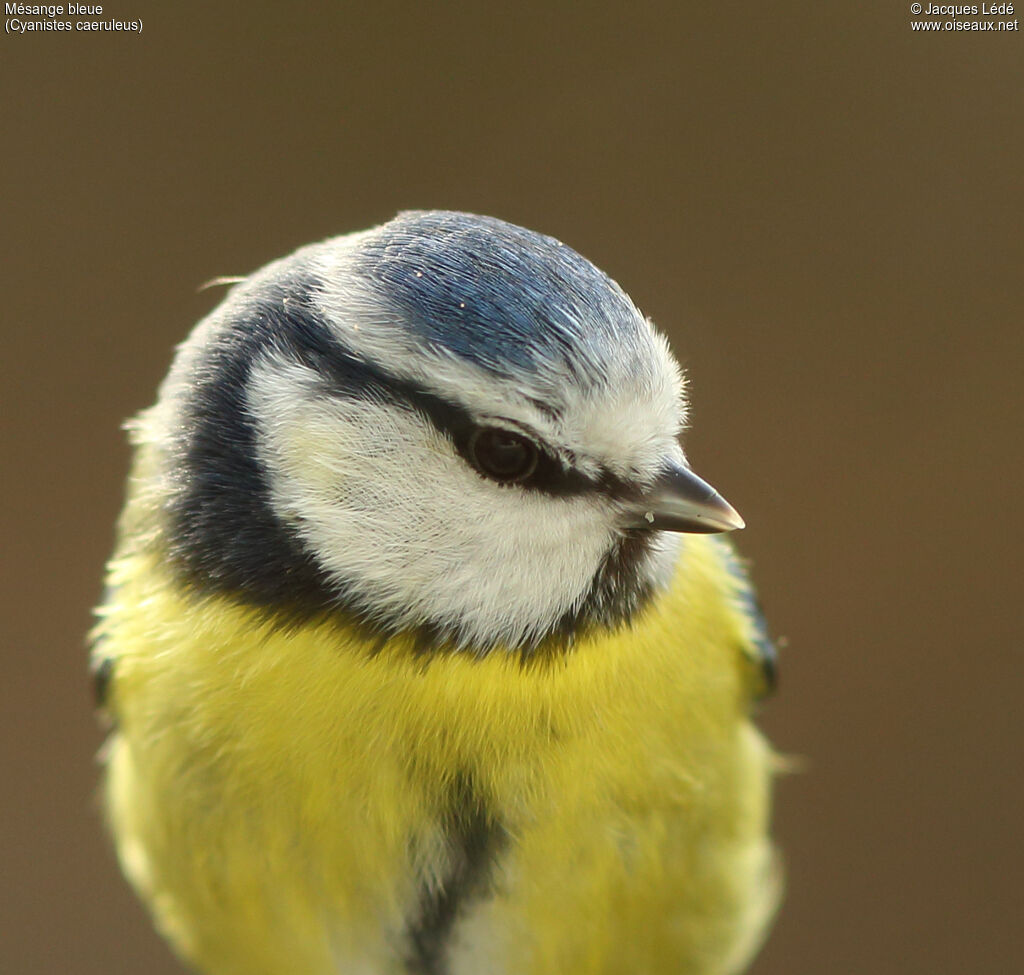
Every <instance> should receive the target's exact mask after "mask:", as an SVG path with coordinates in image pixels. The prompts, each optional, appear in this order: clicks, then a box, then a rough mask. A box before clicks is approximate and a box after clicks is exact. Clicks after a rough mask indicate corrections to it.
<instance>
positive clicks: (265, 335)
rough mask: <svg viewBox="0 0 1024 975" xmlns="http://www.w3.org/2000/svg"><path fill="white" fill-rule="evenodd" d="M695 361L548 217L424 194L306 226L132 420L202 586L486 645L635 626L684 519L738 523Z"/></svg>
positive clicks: (205, 329) (671, 556)
mask: <svg viewBox="0 0 1024 975" xmlns="http://www.w3.org/2000/svg"><path fill="white" fill-rule="evenodd" d="M685 416H686V402H685V395H684V386H683V381H682V377H681V373H680V370H679V367H678V365H677V364H676V362H675V360H674V358H673V356H672V354H671V352H670V351H669V348H668V345H667V343H666V341H665V340H664V338H663V337H662V336H660V335H659V334H658V333H657V332H656V331H655V330H654V328H653V326H652V325H651V323H650V322H649V321H647V320H646V319H645V318H644V317H643V316H642V315H641V314H640V312H639V311H638V310H637V309H636V307H635V306H634V305H633V303H632V301H631V300H630V299H629V297H628V296H627V295H626V294H625V293H624V292H623V291H622V289H621V288H620V287H619V286H618V285H617V284H616V283H615V282H614V281H612V280H611V279H610V278H609V277H608V276H607V275H605V274H604V273H602V272H601V271H599V270H598V269H597V268H596V267H594V266H593V265H592V264H591V263H590V262H588V261H587V260H585V259H584V258H583V257H581V256H580V255H579V254H577V253H576V252H575V251H573V250H571V249H570V248H569V247H566V246H565V245H563V244H561V243H560V242H559V241H557V240H554V239H553V238H550V237H546V236H542V235H540V234H536V233H533V232H530V231H528V230H524V229H522V228H519V227H516V226H513V225H510V224H507V223H504V222H501V221H498V220H494V219H490V218H484V217H477V216H471V215H468V214H462V213H448V212H436V211H429V212H409V213H403V214H400V215H399V216H398V217H396V218H395V219H394V220H391V221H390V222H389V223H386V224H384V225H383V226H380V227H377V228H375V229H372V230H369V231H366V232H362V233H357V234H351V235H348V236H345V237H339V238H336V239H333V240H328V241H325V242H323V243H319V244H314V245H311V246H309V247H305V248H302V249H301V250H299V251H297V252H296V253H295V254H293V255H291V256H290V257H287V258H284V259H282V260H280V261H277V262H275V263H273V264H270V265H269V266H267V267H266V268H264V269H263V270H261V271H259V272H256V273H255V274H253V275H252V276H250V277H249V278H247V279H245V280H244V281H243V282H242V283H241V284H239V285H237V286H236V287H235V288H233V289H232V291H231V292H230V293H229V295H228V297H227V298H226V299H225V301H224V302H223V303H222V304H221V305H220V307H219V308H217V309H216V310H215V311H214V312H213V313H212V314H211V315H209V316H208V317H207V318H206V319H205V320H204V321H203V322H201V323H200V324H199V326H197V328H196V330H195V331H194V332H193V334H192V336H190V338H189V339H188V340H187V341H186V342H185V343H184V344H183V345H182V346H181V348H180V349H179V352H178V355H177V357H176V360H175V364H174V366H173V368H172V370H171V373H170V374H169V376H168V378H167V380H166V381H165V383H164V386H163V387H162V390H161V395H160V399H159V401H158V403H157V405H156V406H155V407H154V408H153V409H152V410H151V411H149V412H148V413H147V414H144V416H143V418H142V419H141V420H140V421H139V423H138V425H137V433H136V437H137V439H138V440H139V441H140V442H141V443H143V444H146V445H148V446H149V448H151V449H154V450H155V451H156V452H157V456H158V461H157V463H156V465H155V470H156V471H157V473H156V475H155V477H156V480H157V482H158V484H157V485H156V487H157V491H156V493H157V495H158V496H159V497H160V499H161V502H160V504H161V510H162V516H161V520H162V526H161V529H160V536H159V544H161V545H162V547H163V549H164V550H165V551H166V553H167V555H168V557H169V561H170V564H171V565H172V566H173V567H174V570H175V571H176V572H178V573H179V574H180V576H181V578H182V579H184V580H185V581H186V582H187V584H188V586H189V587H190V588H192V589H194V590H196V591H198V592H201V593H210V592H216V593H222V594H228V595H230V596H233V597H235V598H237V599H239V600H241V601H243V602H246V603H249V604H251V605H254V606H257V607H260V608H262V609H265V610H268V611H270V612H274V613H284V614H286V615H288V616H290V617H294V616H295V615H296V614H297V615H299V616H305V615H309V614H314V615H319V614H341V615H343V616H345V617H346V618H347V619H351V620H354V621H356V622H358V623H360V624H363V625H365V626H367V627H370V628H371V629H372V630H375V631H376V632H378V633H380V634H382V635H384V636H385V637H386V636H389V635H392V634H397V633H405V632H412V633H415V634H417V635H419V636H420V637H422V638H423V639H424V640H426V642H427V643H428V644H430V645H432V646H451V647H456V648H464V649H468V650H471V651H474V652H477V653H485V652H488V651H490V650H492V649H494V648H510V649H518V650H526V651H529V650H531V649H533V648H536V647H537V646H539V645H541V644H542V643H544V642H545V641H556V642H558V641H561V642H566V641H571V639H572V637H573V636H574V635H576V634H578V633H579V632H580V631H581V630H582V629H585V628H588V627H591V626H616V625H621V624H622V623H624V622H625V621H626V620H628V619H629V618H630V617H631V616H632V615H633V614H634V613H635V612H637V611H638V610H639V609H640V608H641V607H642V606H643V605H644V604H645V602H646V601H647V600H648V599H649V598H650V597H651V595H652V594H653V593H655V592H656V591H657V590H658V588H659V587H662V586H665V585H667V584H668V581H669V578H670V574H671V572H672V567H673V565H674V564H675V561H676V558H677V554H678V553H677V550H678V544H679V542H678V533H679V532H714V531H727V530H731V529H733V528H737V527H741V526H742V521H741V520H740V518H739V516H738V515H737V514H736V513H735V511H733V509H732V508H731V507H730V506H729V505H728V504H727V503H726V502H725V501H724V500H723V499H722V498H721V497H720V496H719V495H718V494H717V493H716V492H715V491H714V490H713V489H712V488H710V487H709V486H708V485H707V484H706V483H705V482H703V481H702V480H700V478H698V477H697V476H696V475H695V474H693V473H692V472H691V471H690V470H689V468H688V466H687V464H686V461H685V458H684V455H683V452H682V448H681V447H680V444H679V439H678V437H679V434H680V432H681V430H682V427H683V424H684V421H685Z"/></svg>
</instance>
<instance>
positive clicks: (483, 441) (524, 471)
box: [469, 427, 537, 484]
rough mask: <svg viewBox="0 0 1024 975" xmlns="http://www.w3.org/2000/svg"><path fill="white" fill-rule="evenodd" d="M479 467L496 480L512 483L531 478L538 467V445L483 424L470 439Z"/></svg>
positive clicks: (472, 452)
mask: <svg viewBox="0 0 1024 975" xmlns="http://www.w3.org/2000/svg"><path fill="white" fill-rule="evenodd" d="M469 456H470V457H471V458H472V460H473V463H474V464H475V465H476V468H477V470H479V471H480V473H481V474H483V475H485V476H486V477H489V478H491V480H493V481H499V482H500V483H503V484H511V483H513V482H515V481H523V480H525V479H526V478H528V477H529V476H530V475H531V474H532V473H533V472H534V469H535V468H536V467H537V448H536V446H534V444H533V443H532V442H531V441H529V440H527V438H526V437H521V436H520V435H519V434H518V433H510V432H509V431H508V430H499V429H498V428H497V427H484V428H483V429H481V430H477V431H476V432H475V433H474V434H473V437H472V439H471V440H470V442H469Z"/></svg>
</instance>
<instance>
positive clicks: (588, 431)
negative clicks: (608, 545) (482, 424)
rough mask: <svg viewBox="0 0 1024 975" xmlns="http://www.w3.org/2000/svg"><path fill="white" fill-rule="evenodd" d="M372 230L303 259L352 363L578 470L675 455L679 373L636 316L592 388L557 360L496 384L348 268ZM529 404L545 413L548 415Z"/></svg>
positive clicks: (632, 473)
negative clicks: (400, 318)
mask: <svg viewBox="0 0 1024 975" xmlns="http://www.w3.org/2000/svg"><path fill="white" fill-rule="evenodd" d="M376 232H377V231H363V232H361V233H359V234H353V235H349V236H346V237H339V238H335V239H334V240H328V241H325V242H324V243H322V244H319V245H315V246H314V247H312V248H307V249H306V253H305V255H304V256H305V259H306V260H307V261H308V262H309V264H310V266H311V268H312V269H313V270H314V272H315V273H316V274H317V275H318V277H319V278H320V279H321V281H322V285H321V291H320V294H319V295H318V296H317V297H318V301H319V305H320V310H321V313H322V315H323V318H324V320H325V321H326V322H327V324H328V325H329V326H330V327H331V328H332V329H334V330H335V331H336V333H337V334H338V335H339V337H340V339H341V341H342V342H343V344H344V345H345V346H346V347H348V348H349V349H351V350H352V351H353V352H354V353H355V354H356V355H357V356H358V357H361V358H364V359H366V360H368V361H370V362H373V363H375V364H376V365H377V366H378V367H380V368H382V369H383V370H384V371H385V372H386V373H388V374H389V375H392V376H394V377H396V378H399V379H405V380H409V381H412V382H414V383H416V384H418V385H420V386H422V387H423V388H425V389H428V390H430V391H432V392H434V393H436V394H438V395H440V396H442V397H444V398H445V399H448V400H451V401H455V402H459V403H461V404H462V405H463V406H465V407H466V408H467V409H468V410H469V411H470V412H472V413H474V414H475V415H477V416H478V417H480V418H485V417H503V418H506V419H509V420H512V421H514V422H516V423H518V424H520V425H521V426H522V427H523V428H525V429H526V430H527V431H531V432H532V433H533V434H534V435H536V436H537V437H539V438H540V439H541V440H543V441H544V442H546V443H547V444H549V445H550V446H551V447H553V448H555V449H556V450H557V451H559V452H561V453H562V454H563V455H564V456H566V457H571V458H572V460H573V463H574V465H575V466H576V467H578V468H579V469H581V470H582V471H584V472H585V473H588V474H594V473H596V472H597V471H598V470H599V469H600V468H601V467H604V468H606V469H608V470H611V471H613V472H614V473H616V474H618V475H620V476H623V477H631V478H638V479H640V480H645V479H648V478H650V479H653V477H654V475H655V473H656V472H657V470H658V469H659V468H660V466H661V464H662V462H663V460H664V458H665V457H666V456H676V457H678V456H681V455H680V453H679V451H680V448H679V445H678V441H677V439H676V438H677V437H678V435H679V433H680V431H681V430H682V427H683V425H684V423H685V419H686V401H685V395H684V382H683V378H682V374H681V371H680V369H679V366H678V364H677V363H676V360H675V358H674V356H673V355H672V352H671V350H670V349H669V346H668V343H667V341H666V340H665V338H664V337H663V336H662V335H660V334H659V333H657V332H656V331H655V329H654V326H653V324H652V323H651V322H650V321H649V320H645V319H644V318H643V317H642V316H641V315H640V313H639V312H637V320H636V326H637V327H636V331H635V333H633V334H632V335H630V336H624V341H623V343H622V346H621V348H616V349H614V350H609V351H608V353H607V354H606V355H605V357H604V362H603V365H604V366H605V373H604V382H603V383H602V384H601V385H600V386H598V387H590V388H581V387H580V385H579V383H578V382H577V381H576V380H575V379H574V377H572V376H571V375H569V374H568V373H567V372H565V371H564V366H563V365H562V364H560V363H558V362H547V363H543V362H542V363H538V368H537V371H536V373H534V374H529V375H525V374H523V375H516V376H515V377H514V378H512V379H502V378H501V377H499V376H496V375H495V373H494V372H491V371H487V370H485V369H483V368H482V367H480V366H479V365H476V364H474V363H472V362H469V361H467V360H466V359H464V358H460V357H458V356H456V355H455V354H454V353H452V352H451V351H450V350H448V349H445V348H443V347H441V346H438V345H426V344H424V343H422V342H420V341H419V340H418V339H417V337H416V336H415V335H414V334H413V333H411V332H410V331H409V330H408V329H406V328H404V327H402V325H401V323H399V322H396V321H395V313H394V312H393V311H391V310H390V309H388V308H387V307H386V306H385V305H384V303H383V301H382V299H381V298H380V296H379V295H378V294H376V293H375V292H374V291H373V289H372V286H371V284H370V283H369V282H367V281H366V280H365V278H364V277H363V276H362V275H361V274H359V273H358V272H357V271H356V270H355V268H354V259H355V256H356V253H357V251H358V248H359V245H360V244H361V242H362V241H363V240H365V238H366V237H367V236H369V235H371V234H374V233H376ZM453 313H454V309H453ZM453 327H454V326H453ZM626 339H630V341H627V340H626ZM537 402H540V403H544V404H546V405H548V406H550V407H553V408H554V409H555V410H556V411H557V414H558V418H557V419H552V416H551V414H550V413H549V412H547V411H544V410H540V409H538V407H537V406H536V403H537Z"/></svg>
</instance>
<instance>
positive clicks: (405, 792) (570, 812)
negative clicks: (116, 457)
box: [101, 537, 775, 975]
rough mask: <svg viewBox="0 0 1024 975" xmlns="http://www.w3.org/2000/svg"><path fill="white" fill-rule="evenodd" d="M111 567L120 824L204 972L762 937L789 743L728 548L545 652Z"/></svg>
mask: <svg viewBox="0 0 1024 975" xmlns="http://www.w3.org/2000/svg"><path fill="white" fill-rule="evenodd" d="M112 582H113V583H114V585H115V586H116V587H117V596H116V599H115V600H114V602H113V604H112V605H110V606H109V607H108V608H107V610H106V611H105V619H104V622H103V623H102V624H101V639H102V654H103V656H104V657H110V658H112V659H113V660H114V662H115V669H114V674H115V678H114V684H113V693H112V703H111V707H112V710H113V712H114V713H115V715H116V718H117V721H118V732H117V733H116V734H115V736H114V738H113V740H112V742H111V748H110V758H109V770H108V787H107V788H108V806H109V812H110V818H111V823H112V828H113V830H114V833H115V836H116V837H117V842H118V848H119V852H120V855H121V858H122V862H123V864H124V867H125V870H126V872H127V873H128V875H129V876H130V878H131V879H132V881H133V883H134V884H135V885H136V886H137V888H138V889H139V890H140V892H141V893H142V895H143V896H144V897H145V898H146V900H147V901H148V902H149V903H150V905H151V908H152V910H153V911H154V914H155V915H156V917H157V920H158V923H159V924H160V926H161V928H162V929H163V930H164V931H165V933H166V934H167V935H168V937H169V938H170V939H171V940H172V942H173V943H174V944H175V945H176V947H177V948H178V950H180V951H181V952H182V953H183V954H184V955H185V956H186V957H188V958H189V959H191V960H192V961H193V962H194V963H195V964H197V965H198V966H199V967H200V968H201V969H202V970H204V971H206V972H209V973H212V975H285V973H297V975H320V973H324V975H327V973H339V972H352V973H359V975H385V973H407V972H423V973H427V975H432V973H433V972H434V971H436V972H442V971H443V972H444V973H446V975H448V973H450V975H470V973H473V975H499V973H500V975H576V973H579V975H589V973H593V975H598V973H600V975H611V973H622V975H627V973H628V975H644V973H650V975H658V973H670V972H671V973H695V975H697V973H699V975H718V973H723V975H724V973H727V972H732V971H736V970H738V968H739V966H741V965H742V964H743V963H744V962H745V960H746V957H747V955H748V954H749V952H750V951H751V950H752V949H753V948H754V947H755V946H756V943H757V941H758V939H759V937H760V933H761V931H762V929H763V926H764V923H765V922H766V920H767V918H768V917H769V915H770V913H771V908H772V904H773V901H774V890H775V883H774V882H773V872H772V870H771V851H770V846H769V843H768V841H767V838H766V832H767V806H768V785H769V778H770V769H771V764H772V756H771V753H770V750H769V749H768V747H767V745H766V744H765V743H764V741H763V739H762V738H761V737H760V735H759V734H758V733H757V731H756V730H755V729H754V728H753V726H752V725H751V724H750V722H749V719H748V711H749V704H750V700H751V697H752V693H753V686H754V684H755V682H756V676H755V672H754V670H753V668H751V666H750V662H749V660H748V658H747V654H748V653H749V652H750V650H749V648H750V645H751V634H750V632H749V626H750V624H749V620H748V619H747V618H746V617H745V616H744V614H743V613H742V612H741V611H740V609H739V607H738V604H737V602H736V600H735V591H734V587H735V580H734V579H733V578H732V577H731V576H730V574H729V572H728V571H727V569H726V568H725V566H724V565H723V564H722V560H721V557H720V550H719V549H717V548H716V546H715V544H713V543H712V542H710V541H709V540H708V539H705V538H701V537H690V538H687V539H686V541H685V545H684V549H683V555H682V558H681V561H680V569H679V571H678V573H677V577H676V580H675V582H674V584H673V586H672V588H671V590H670V591H669V592H667V593H666V594H664V595H663V596H662V597H661V598H660V599H659V600H657V602H656V603H655V605H653V606H652V607H651V608H650V609H648V610H647V611H646V612H645V613H644V614H643V615H642V617H641V618H640V619H639V620H637V621H636V622H635V623H634V624H633V625H632V626H630V627H627V628H625V629H623V630H622V631H620V632H618V633H615V634H613V635H608V634H603V635H600V636H595V637H591V638H587V639H584V640H582V641H580V642H579V643H578V645H577V646H576V647H575V648H574V649H573V650H572V651H571V652H570V653H568V654H566V655H563V656H558V657H552V658H550V659H545V660H543V661H539V662H535V663H532V664H527V665H524V664H522V663H521V662H520V661H519V660H518V659H517V658H514V657H511V656H509V655H504V654H499V653H495V654H492V655H490V656H488V657H486V658H483V659H476V658H472V657H469V656H467V655H464V654H455V653H443V654H435V655H431V656H424V655H422V654H417V653H416V652H415V650H414V649H413V648H412V647H411V646H409V645H407V644H405V643H403V641H400V640H395V641H392V642H391V643H389V644H386V645H385V646H383V647H379V648H374V647H371V646H368V645H366V644H365V643H364V642H363V641H361V640H360V638H359V635H358V634H357V633H356V632H354V631H352V630H350V629H348V628H344V627H341V626H339V625H337V624H334V623H326V622H325V623H321V624H318V625H306V626H300V627H296V628H291V629H288V628H286V627H281V626H274V625H272V624H270V623H269V622H261V620H260V618H259V616H258V615H257V614H255V613H254V611H251V610H247V609H243V608H241V607H238V606H235V605H233V604H231V603H230V602H228V601H226V600H223V599H220V598H210V599H204V600H201V601H189V600H188V599H187V598H185V597H184V596H182V595H180V594H179V593H177V591H176V590H175V589H174V588H173V586H172V585H171V583H170V580H169V578H168V577H167V576H166V575H165V574H164V572H163V570H162V569H161V568H160V567H159V565H157V564H155V563H149V562H146V561H144V560H143V559H142V558H141V557H137V556H135V557H132V558H131V559H127V560H125V561H124V562H122V563H120V564H119V565H117V566H115V569H114V572H113V577H112ZM449 895H451V896H449ZM417 937H421V938H433V939H434V941H435V942H436V944H428V945H426V946H424V945H422V944H419V943H418V942H417V940H416V939H417ZM431 952H433V954H431ZM432 958H433V959H434V961H435V962H436V967H434V968H431V967H430V965H431V959H432Z"/></svg>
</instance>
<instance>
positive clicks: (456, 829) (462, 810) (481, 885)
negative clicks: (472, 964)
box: [405, 775, 506, 975]
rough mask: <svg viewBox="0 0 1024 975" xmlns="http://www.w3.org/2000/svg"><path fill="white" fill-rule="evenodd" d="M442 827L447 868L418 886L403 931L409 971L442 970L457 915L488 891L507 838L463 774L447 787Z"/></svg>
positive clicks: (440, 973) (419, 974) (412, 974)
mask: <svg viewBox="0 0 1024 975" xmlns="http://www.w3.org/2000/svg"><path fill="white" fill-rule="evenodd" d="M444 830H445V834H446V836H447V840H448V870H447V873H446V875H445V877H444V878H443V880H442V882H441V884H440V885H435V884H431V885H429V886H428V885H427V884H424V885H423V887H422V888H421V891H420V899H419V913H418V915H417V916H416V917H415V918H414V919H413V920H411V921H410V922H409V926H408V929H407V933H406V942H407V949H406V952H407V953H406V958H405V970H406V971H407V972H408V973H409V975H446V973H447V972H448V949H449V946H450V945H451V941H452V933H453V931H454V930H455V924H456V922H457V921H458V919H459V915H460V914H461V913H463V912H464V910H465V908H466V905H467V904H469V903H470V902H472V901H473V900H476V899H477V898H480V897H482V896H484V895H485V894H486V893H487V890H488V886H489V882H490V875H491V867H492V865H493V864H494V860H495V858H496V856H497V855H498V853H499V852H500V851H501V849H502V847H503V846H504V845H505V841H506V833H505V830H504V829H503V828H502V826H501V824H500V823H498V822H496V821H495V820H494V818H493V816H491V815H490V814H489V813H488V811H487V809H486V807H485V803H484V801H483V797H482V796H481V795H480V793H479V792H478V791H477V790H476V788H475V786H474V784H473V782H472V780H471V779H470V778H469V776H467V775H461V776H459V777H458V778H457V779H456V780H455V782H454V784H453V786H452V789H451V796H450V800H449V806H448V811H447V813H446V814H445V818H444Z"/></svg>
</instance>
